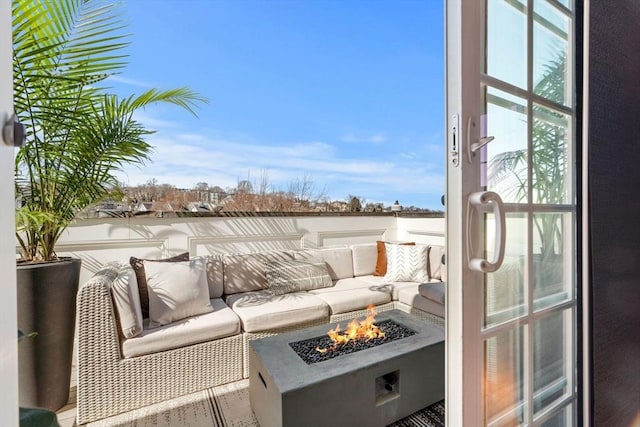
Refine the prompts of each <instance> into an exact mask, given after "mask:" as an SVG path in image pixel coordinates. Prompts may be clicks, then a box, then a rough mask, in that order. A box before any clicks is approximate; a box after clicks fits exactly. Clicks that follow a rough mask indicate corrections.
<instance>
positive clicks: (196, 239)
mask: <svg viewBox="0 0 640 427" xmlns="http://www.w3.org/2000/svg"><path fill="white" fill-rule="evenodd" d="M443 234H444V219H443V218H411V219H407V220H404V219H403V218H397V217H395V216H390V215H389V216H366V215H365V216H292V217H289V216H280V217H276V216H274V217H270V216H261V217H257V216H244V217H209V218H155V217H134V218H96V219H85V220H79V221H76V222H75V223H73V224H72V225H71V226H70V227H69V228H68V229H67V230H66V231H65V233H64V234H63V236H62V238H61V239H60V241H59V243H58V245H57V247H56V250H57V252H58V255H61V256H74V257H77V258H81V259H82V264H83V265H82V272H81V276H80V282H81V283H83V282H84V281H86V280H88V279H89V278H90V277H91V275H92V274H94V273H95V272H96V271H97V270H98V269H99V268H100V266H101V265H102V264H104V263H105V262H107V261H123V262H127V261H128V259H129V257H130V256H136V257H142V258H159V257H165V256H168V255H176V254H179V253H182V252H185V251H188V252H189V254H190V255H192V256H196V255H208V254H219V253H241V252H255V251H263V250H274V249H298V248H318V247H328V246H344V245H351V244H355V243H370V242H375V241H376V240H404V239H411V240H413V241H416V242H419V243H432V244H441V242H442V240H443V239H442V235H443Z"/></svg>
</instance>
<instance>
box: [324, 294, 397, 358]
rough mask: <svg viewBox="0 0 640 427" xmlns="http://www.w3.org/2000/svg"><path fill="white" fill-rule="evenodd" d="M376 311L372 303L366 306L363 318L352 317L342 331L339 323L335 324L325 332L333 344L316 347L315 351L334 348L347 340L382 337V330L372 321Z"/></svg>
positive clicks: (325, 350) (367, 339)
mask: <svg viewBox="0 0 640 427" xmlns="http://www.w3.org/2000/svg"><path fill="white" fill-rule="evenodd" d="M376 314H378V312H377V311H376V310H375V308H373V305H370V306H368V307H367V317H366V318H365V319H364V320H361V321H358V320H357V319H353V320H352V321H351V322H350V323H349V324H348V325H347V328H346V329H345V330H344V332H342V330H341V329H340V325H339V324H338V325H336V327H335V328H333V329H331V330H330V331H329V332H327V335H328V336H329V338H331V341H332V342H333V345H332V346H331V347H328V348H320V347H316V351H317V352H320V353H326V352H327V351H329V350H335V349H336V348H337V347H338V346H341V345H345V344H346V343H348V342H349V341H353V340H366V341H369V340H372V339H375V338H384V332H383V331H381V330H380V328H379V327H378V326H376V325H375V324H374V323H373V322H375V320H376V319H375V317H376Z"/></svg>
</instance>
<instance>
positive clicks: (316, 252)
mask: <svg viewBox="0 0 640 427" xmlns="http://www.w3.org/2000/svg"><path fill="white" fill-rule="evenodd" d="M295 257H296V259H304V260H310V259H315V260H322V261H324V262H326V263H327V269H328V270H329V275H331V279H332V280H339V279H346V278H350V277H353V256H352V253H351V248H322V249H305V250H302V251H296V252H295Z"/></svg>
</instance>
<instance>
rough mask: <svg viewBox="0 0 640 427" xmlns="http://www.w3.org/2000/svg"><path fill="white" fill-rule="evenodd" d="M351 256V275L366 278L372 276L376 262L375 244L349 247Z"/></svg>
mask: <svg viewBox="0 0 640 427" xmlns="http://www.w3.org/2000/svg"><path fill="white" fill-rule="evenodd" d="M351 253H352V255H353V275H354V276H356V277H358V276H368V275H371V274H373V272H374V271H375V269H376V262H377V260H378V248H377V245H376V244H375V243H362V244H358V245H351Z"/></svg>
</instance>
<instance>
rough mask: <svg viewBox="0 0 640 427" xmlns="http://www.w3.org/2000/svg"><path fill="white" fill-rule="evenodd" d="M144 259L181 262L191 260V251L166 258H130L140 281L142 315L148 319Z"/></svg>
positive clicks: (139, 291)
mask: <svg viewBox="0 0 640 427" xmlns="http://www.w3.org/2000/svg"><path fill="white" fill-rule="evenodd" d="M144 261H154V262H179V261H189V252H185V253H182V254H180V255H176V256H173V257H171V258H165V259H155V260H154V259H141V258H136V257H131V258H129V264H131V267H133V271H135V272H136V280H137V281H138V293H139V294H140V307H141V309H142V317H143V318H144V319H147V318H148V317H149V293H148V292H147V276H146V275H145V272H144V264H143V262H144Z"/></svg>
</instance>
